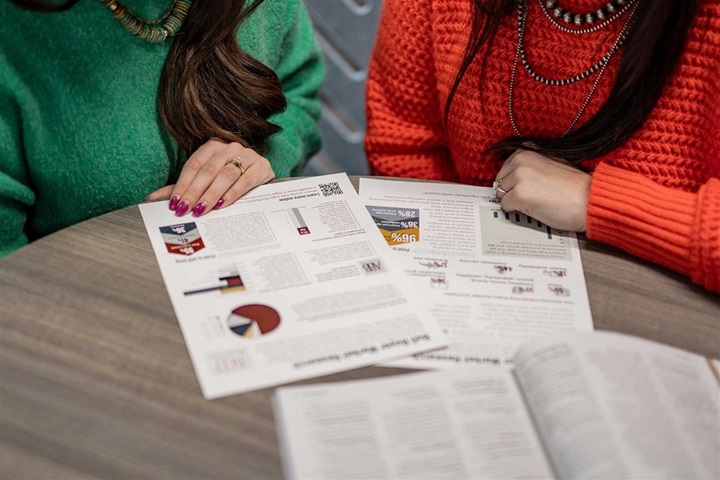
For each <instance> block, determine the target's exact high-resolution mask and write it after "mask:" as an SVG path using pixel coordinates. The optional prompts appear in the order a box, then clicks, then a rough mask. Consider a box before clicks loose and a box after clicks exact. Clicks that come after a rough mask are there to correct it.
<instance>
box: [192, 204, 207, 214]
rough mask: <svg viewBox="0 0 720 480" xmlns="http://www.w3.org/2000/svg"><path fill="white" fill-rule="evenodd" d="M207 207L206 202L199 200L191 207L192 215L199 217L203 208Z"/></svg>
mask: <svg viewBox="0 0 720 480" xmlns="http://www.w3.org/2000/svg"><path fill="white" fill-rule="evenodd" d="M206 208H207V203H206V202H200V203H198V204H197V205H195V208H193V217H199V216H200V215H202V214H203V213H205V209H206Z"/></svg>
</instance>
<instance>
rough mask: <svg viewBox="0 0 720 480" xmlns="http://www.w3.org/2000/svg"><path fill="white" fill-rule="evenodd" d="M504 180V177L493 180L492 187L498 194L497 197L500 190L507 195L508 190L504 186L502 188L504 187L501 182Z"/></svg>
mask: <svg viewBox="0 0 720 480" xmlns="http://www.w3.org/2000/svg"><path fill="white" fill-rule="evenodd" d="M503 178H505V177H503ZM502 181H503V179H502V178H500V179H498V180H495V181H494V182H493V184H492V189H493V192H495V196H496V197H497V194H498V192H500V193H502V194H503V195H505V194H506V193H507V190H505V189H504V188H502V187H501V186H500V184H501V183H502Z"/></svg>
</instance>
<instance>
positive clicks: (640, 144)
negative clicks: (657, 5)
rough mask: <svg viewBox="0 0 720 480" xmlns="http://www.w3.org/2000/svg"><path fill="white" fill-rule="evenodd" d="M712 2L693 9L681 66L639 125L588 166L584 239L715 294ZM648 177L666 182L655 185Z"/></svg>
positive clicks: (719, 165)
mask: <svg viewBox="0 0 720 480" xmlns="http://www.w3.org/2000/svg"><path fill="white" fill-rule="evenodd" d="M707 3H710V4H712V3H713V2H707ZM706 5H707V4H706ZM718 5H720V4H718V3H717V2H715V3H714V6H706V8H705V9H704V10H701V11H700V12H699V14H698V22H697V23H698V24H700V25H699V26H700V27H702V28H698V29H695V30H693V31H692V32H691V36H690V37H689V39H688V43H687V46H686V52H685V54H684V55H683V60H682V61H681V65H680V68H679V69H678V71H676V74H675V75H674V77H673V80H672V81H671V83H670V84H669V85H668V87H666V89H665V91H664V93H663V96H662V98H661V99H660V101H659V103H658V105H657V106H656V108H655V110H654V111H653V113H652V114H651V116H650V117H649V118H648V120H647V122H646V123H645V125H644V126H643V128H642V129H641V130H640V131H639V132H638V133H637V134H636V135H635V136H634V137H633V138H632V139H631V140H630V141H629V142H628V143H627V145H626V146H624V147H622V148H621V149H618V151H617V152H614V153H613V154H612V155H611V156H610V158H608V159H606V160H605V161H604V162H603V163H602V164H601V165H600V166H599V167H598V168H597V169H596V170H595V172H594V174H593V179H592V184H591V191H590V201H589V205H588V219H587V234H588V237H590V238H592V239H594V240H598V241H601V242H604V243H608V244H611V245H614V246H617V247H619V248H622V249H624V250H626V251H628V252H630V253H632V254H635V255H637V256H640V257H642V258H645V259H647V260H650V261H653V262H656V263H659V264H661V265H664V266H666V267H669V268H671V269H673V270H675V271H677V272H680V273H682V274H684V275H689V276H690V277H691V278H692V280H693V281H694V282H696V283H698V284H700V285H703V286H704V287H705V288H707V289H708V290H711V291H715V292H720V80H719V78H720V76H719V75H718V72H720V6H718ZM713 9H714V10H713ZM710 10H712V11H710ZM679 118H680V119H682V121H678V119H679ZM654 178H658V179H661V178H662V179H668V178H671V179H672V180H671V181H668V180H664V181H663V182H662V183H663V184H660V183H659V182H656V181H654Z"/></svg>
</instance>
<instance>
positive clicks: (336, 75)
mask: <svg viewBox="0 0 720 480" xmlns="http://www.w3.org/2000/svg"><path fill="white" fill-rule="evenodd" d="M305 4H306V5H307V7H308V11H309V12H310V17H311V18H312V21H313V23H314V24H315V31H316V35H317V39H318V43H319V44H320V48H321V49H322V52H323V55H324V57H325V65H326V68H327V79H326V81H325V86H324V87H323V88H322V90H321V91H320V99H321V100H322V104H323V114H322V118H321V119H320V129H321V130H322V133H323V139H324V142H323V149H322V151H321V152H320V153H319V154H318V155H317V156H316V157H315V158H313V159H312V160H311V161H310V163H309V164H308V166H307V168H306V169H305V172H304V173H305V175H319V174H323V173H335V172H347V173H349V174H355V175H363V174H366V173H367V163H366V161H365V154H364V152H363V137H364V136H365V79H366V78H367V65H368V62H369V59H370V53H371V51H372V47H373V44H374V42H375V34H376V32H377V24H378V21H379V19H380V8H381V5H382V0H305Z"/></svg>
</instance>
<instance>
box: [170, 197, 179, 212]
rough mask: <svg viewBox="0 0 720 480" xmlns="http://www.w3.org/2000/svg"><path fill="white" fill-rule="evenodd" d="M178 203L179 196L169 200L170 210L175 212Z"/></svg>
mask: <svg viewBox="0 0 720 480" xmlns="http://www.w3.org/2000/svg"><path fill="white" fill-rule="evenodd" d="M179 202H180V195H175V196H174V197H172V198H171V199H170V210H175V209H176V208H177V206H178V203H179Z"/></svg>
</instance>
